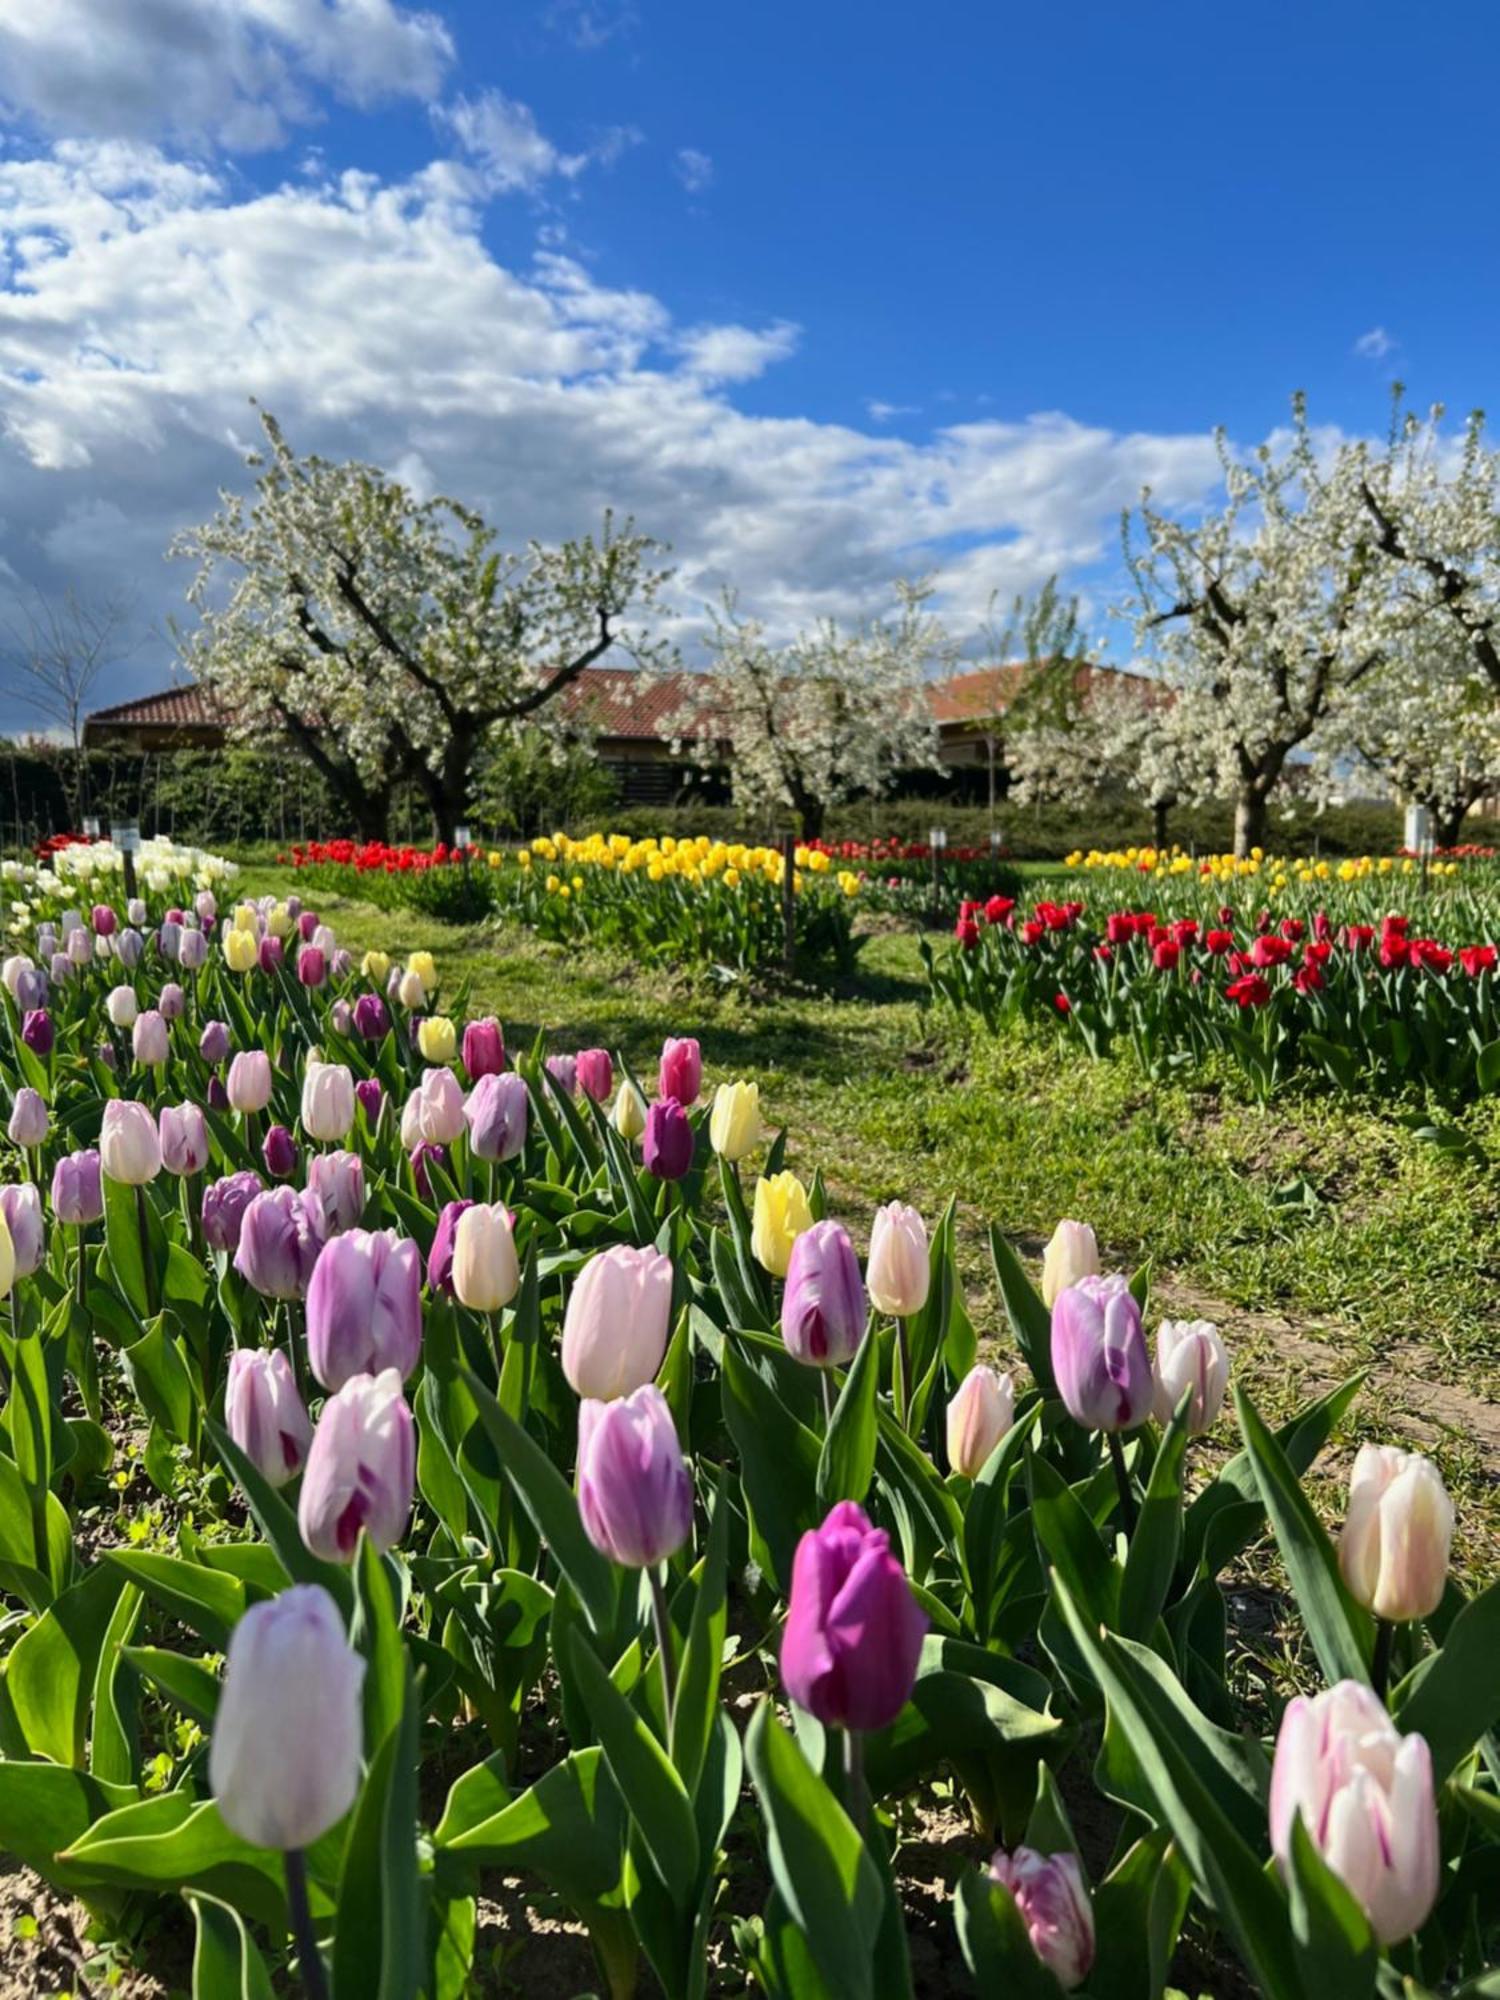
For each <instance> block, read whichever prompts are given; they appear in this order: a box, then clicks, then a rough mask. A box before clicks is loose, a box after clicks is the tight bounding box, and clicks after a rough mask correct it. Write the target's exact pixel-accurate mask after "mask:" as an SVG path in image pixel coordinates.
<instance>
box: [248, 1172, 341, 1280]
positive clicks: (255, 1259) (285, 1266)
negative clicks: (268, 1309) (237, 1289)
mask: <svg viewBox="0 0 1500 2000" xmlns="http://www.w3.org/2000/svg"><path fill="white" fill-rule="evenodd" d="M326 1237H327V1227H326V1225H325V1223H324V1220H323V1205H322V1203H321V1202H320V1201H319V1200H318V1197H317V1196H316V1195H315V1194H307V1193H306V1192H302V1193H298V1192H297V1191H296V1190H295V1189H293V1188H288V1187H280V1188H270V1189H268V1190H267V1191H266V1193H264V1194H258V1195H256V1196H254V1197H253V1199H252V1200H251V1201H250V1202H249V1203H248V1204H247V1205H246V1208H245V1212H244V1215H243V1216H242V1218H241V1221H240V1240H239V1245H238V1248H237V1249H236V1250H235V1253H234V1268H235V1269H236V1270H237V1271H238V1272H239V1274H240V1276H241V1277H242V1278H244V1279H246V1280H247V1281H248V1282H249V1283H250V1284H251V1285H253V1286H254V1287H255V1289H256V1291H258V1292H259V1293H260V1294H261V1295H262V1296H263V1297H264V1298H268V1299H300V1298H302V1297H304V1296H305V1295H306V1292H307V1287H308V1283H309V1281H310V1279H311V1277H312V1274H313V1267H314V1265H315V1264H316V1263H317V1261H318V1252H319V1251H320V1250H321V1249H322V1248H323V1244H324V1241H325V1239H326Z"/></svg>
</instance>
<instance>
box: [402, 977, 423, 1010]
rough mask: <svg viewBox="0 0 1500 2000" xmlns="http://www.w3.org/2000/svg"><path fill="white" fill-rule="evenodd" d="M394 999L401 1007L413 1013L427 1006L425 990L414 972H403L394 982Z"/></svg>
mask: <svg viewBox="0 0 1500 2000" xmlns="http://www.w3.org/2000/svg"><path fill="white" fill-rule="evenodd" d="M396 998H397V999H398V1000H399V1001H400V1002H401V1005H402V1006H403V1007H405V1008H407V1009H408V1010H409V1011H410V1012H413V1013H415V1012H416V1010H417V1009H418V1008H419V1007H424V1006H425V1005H426V1004H427V988H426V987H425V986H424V985H423V984H422V981H421V979H420V978H419V977H418V976H417V974H416V973H415V972H403V973H402V974H401V976H400V978H399V979H398V980H397V982H396Z"/></svg>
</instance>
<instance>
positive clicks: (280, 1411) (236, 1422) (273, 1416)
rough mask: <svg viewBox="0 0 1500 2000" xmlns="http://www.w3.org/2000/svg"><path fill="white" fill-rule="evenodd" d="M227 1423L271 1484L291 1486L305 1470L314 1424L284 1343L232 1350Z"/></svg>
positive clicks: (227, 1389)
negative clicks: (294, 1376)
mask: <svg viewBox="0 0 1500 2000" xmlns="http://www.w3.org/2000/svg"><path fill="white" fill-rule="evenodd" d="M224 1423H225V1427H226V1428H227V1430H228V1432H229V1435H230V1436H231V1437H232V1438H233V1439H234V1441H235V1443H236V1444H237V1445H238V1446H239V1448H240V1450H241V1451H242V1452H243V1453H244V1454H245V1456H246V1458H248V1459H249V1461H250V1463H251V1464H252V1465H253V1466H254V1467H255V1469H256V1471H257V1472H258V1473H259V1474H260V1476H261V1478H262V1479H264V1480H266V1481H267V1483H268V1484H269V1485H272V1486H285V1485H286V1483H287V1481H288V1480H289V1479H292V1478H294V1477H295V1476H296V1474H297V1473H299V1472H300V1471H301V1470H302V1468H303V1466H304V1465H305V1464H306V1463H307V1453H308V1448H309V1446H310V1445H311V1444H312V1425H311V1424H310V1423H309V1422H308V1418H307V1411H306V1410H305V1409H304V1408H303V1407H302V1398H301V1397H300V1396H299V1395H298V1394H297V1384H296V1382H295V1381H294V1380H293V1379H292V1369H291V1363H290V1362H289V1361H288V1360H287V1358H286V1356H285V1355H284V1354H283V1353H282V1351H281V1349H280V1348H279V1347H271V1348H252V1347H237V1348H236V1349H235V1351H234V1353H233V1354H231V1355H230V1357H229V1377H228V1381H227V1383H226V1385H225V1389H224Z"/></svg>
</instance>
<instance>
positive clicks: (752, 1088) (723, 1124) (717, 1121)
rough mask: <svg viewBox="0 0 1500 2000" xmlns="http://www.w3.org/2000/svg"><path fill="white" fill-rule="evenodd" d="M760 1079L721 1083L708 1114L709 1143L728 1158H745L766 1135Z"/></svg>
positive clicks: (722, 1155) (723, 1156)
mask: <svg viewBox="0 0 1500 2000" xmlns="http://www.w3.org/2000/svg"><path fill="white" fill-rule="evenodd" d="M765 1136H766V1135H765V1128H764V1127H763V1126H762V1124H761V1121H760V1085H759V1084H758V1083H721V1084H720V1085H719V1087H718V1089H717V1090H716V1091H715V1092H714V1102H713V1109H712V1111H711V1112H710V1113H709V1118H708V1138H709V1144H710V1145H711V1146H712V1147H713V1149H714V1151H715V1152H716V1153H717V1154H719V1156H720V1157H721V1158H722V1159H725V1160H742V1159H743V1158H744V1157H745V1155H746V1153H748V1152H750V1151H751V1150H752V1149H753V1148H754V1147H756V1146H758V1145H759V1144H760V1142H761V1140H762V1139H763V1138H764V1137H765Z"/></svg>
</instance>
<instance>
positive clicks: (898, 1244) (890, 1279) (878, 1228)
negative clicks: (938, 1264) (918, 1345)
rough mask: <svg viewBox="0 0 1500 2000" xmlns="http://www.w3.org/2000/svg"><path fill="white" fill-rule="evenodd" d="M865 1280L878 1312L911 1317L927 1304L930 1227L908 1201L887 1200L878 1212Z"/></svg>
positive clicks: (873, 1227)
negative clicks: (907, 1204)
mask: <svg viewBox="0 0 1500 2000" xmlns="http://www.w3.org/2000/svg"><path fill="white" fill-rule="evenodd" d="M865 1282H866V1284H867V1285H868V1286H869V1290H870V1303H871V1305H873V1306H874V1308H875V1310H876V1312H883V1313H890V1314H892V1315H893V1316H894V1317H895V1318H897V1319H910V1318H911V1316H912V1314H913V1313H919V1312H920V1311H921V1310H922V1308H923V1306H925V1305H926V1303H927V1293H928V1290H929V1288H930V1286H931V1283H932V1265H931V1259H930V1257H929V1255H928V1250H927V1227H926V1224H925V1223H924V1222H923V1220H922V1218H921V1216H920V1215H919V1214H918V1213H917V1211H916V1210H915V1209H914V1208H909V1207H907V1206H906V1204H905V1203H904V1202H899V1201H892V1202H887V1203H886V1205H885V1207H884V1208H877V1209H876V1211H875V1220H874V1223H873V1224H872V1226H871V1229H870V1258H869V1263H868V1266H867V1267H866V1272H865Z"/></svg>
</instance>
